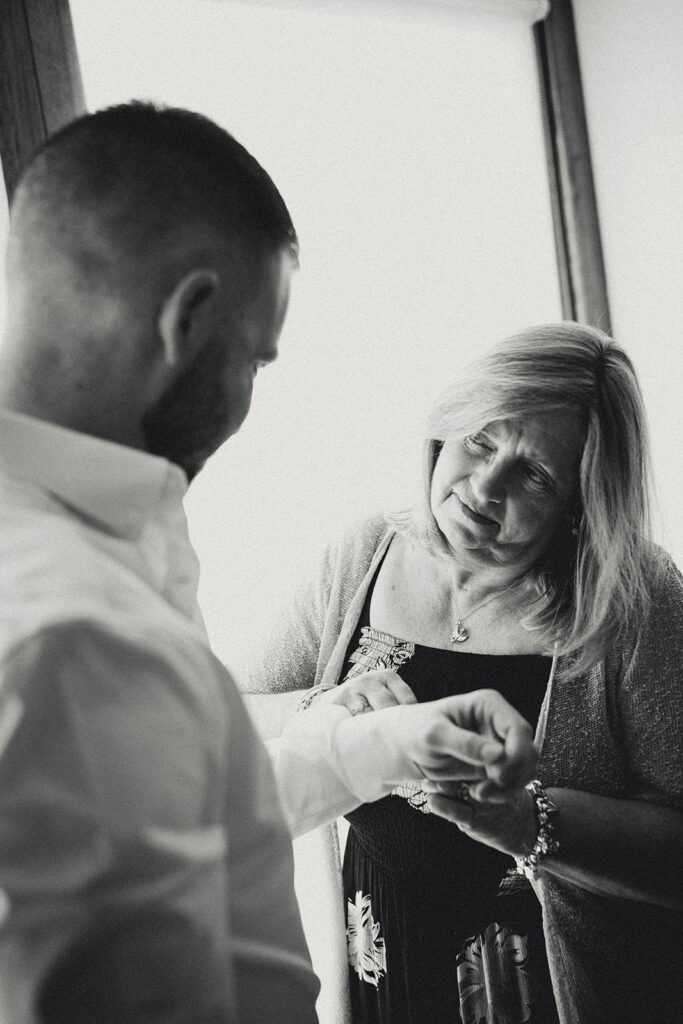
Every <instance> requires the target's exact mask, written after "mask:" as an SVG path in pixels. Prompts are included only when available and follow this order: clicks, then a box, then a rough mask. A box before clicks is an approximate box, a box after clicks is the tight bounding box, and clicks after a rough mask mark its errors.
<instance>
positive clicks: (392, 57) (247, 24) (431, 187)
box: [71, 0, 561, 669]
mask: <svg viewBox="0 0 683 1024" xmlns="http://www.w3.org/2000/svg"><path fill="white" fill-rule="evenodd" d="M475 6H476V5H475ZM483 6H484V7H486V4H484V5H483ZM515 6H517V7H520V4H519V2H517V4H515V3H513V2H512V0H511V2H510V3H509V7H510V8H514V7H515ZM71 7H72V14H73V18H74V25H75V31H76V39H77V45H78V50H79V56H80V60H81V66H82V72H83V78H84V85H85V91H86V98H87V102H88V105H89V107H90V108H91V109H95V108H97V107H101V106H104V105H108V104H111V103H115V102H119V101H122V100H125V99H129V98H132V97H137V98H148V99H155V100H158V101H162V102H165V103H168V104H175V105H181V106H187V107H191V108H194V109H196V110H199V111H202V112H203V113H206V114H208V115H209V116H210V117H212V118H213V119H214V120H216V121H218V122H219V123H220V124H222V125H224V126H225V127H226V128H227V129H228V130H230V131H231V132H233V133H234V134H235V135H236V136H237V138H238V139H239V140H240V141H241V142H243V143H244V144H245V145H246V146H247V148H248V149H250V150H251V151H252V152H253V154H254V155H255V156H256V157H257V158H258V159H259V160H260V161H261V163H263V165H264V166H265V167H266V169H267V170H268V171H269V173H270V174H271V175H272V177H273V178H274V180H275V181H276V182H277V184H278V187H279V188H280V190H281V191H282V193H283V195H284V197H285V200H286V202H287V204H288V206H289V208H290V211H291V213H292V216H293V219H294V223H295V225H296V227H297V231H298V233H299V236H300V240H301V269H300V271H299V273H298V275H297V279H296V280H295V282H294V294H293V297H292V303H291V307H290V313H289V317H288V320H287V323H286V325H285V330H284V332H283V336H282V339H281V345H280V350H281V358H280V360H279V361H278V362H277V363H276V364H275V365H274V366H273V367H270V368H268V369H267V370H266V371H265V372H264V373H263V376H262V377H261V376H259V380H258V382H257V386H256V391H255V397H254V402H253V406H252V412H251V414H250V417H249V418H248V420H247V422H246V424H245V426H244V427H243V429H242V431H241V433H240V434H239V435H238V436H237V437H235V438H233V439H231V440H230V441H229V443H228V444H227V445H226V446H225V447H224V448H223V449H222V450H221V451H220V452H219V453H218V454H217V455H215V456H214V458H213V459H212V460H211V461H210V463H209V465H208V466H207V468H206V469H205V471H204V472H203V473H202V474H201V476H200V477H199V478H198V479H197V480H196V481H195V483H193V485H192V487H191V489H190V494H189V496H188V501H187V508H188V514H189V517H190V528H191V532H192V536H193V539H194V542H195V546H196V548H197V550H198V553H199V556H200V559H201V562H202V565H203V578H202V586H201V591H200V599H201V603H202V607H203V610H204V614H205V617H206V620H207V626H208V628H209V633H210V635H211V639H212V642H213V645H214V648H215V650H216V652H217V653H218V655H219V656H220V657H221V658H223V659H224V660H225V661H226V662H227V663H228V665H230V666H234V667H236V668H237V669H239V668H240V666H241V664H242V663H243V662H244V661H245V660H246V659H247V655H248V651H249V649H250V647H251V646H252V645H253V643H254V641H255V637H256V636H257V635H259V634H260V633H261V632H262V630H263V629H264V628H267V626H268V624H269V622H270V621H272V616H273V614H274V607H275V606H276V605H278V604H279V603H280V602H281V601H282V600H283V599H286V596H287V595H288V593H289V590H290V588H291V585H292V583H293V581H294V580H295V579H296V578H298V576H299V575H300V574H301V572H302V571H303V570H305V569H306V568H307V567H309V566H311V565H312V562H313V560H314V558H315V557H316V556H317V554H318V552H319V551H320V549H321V547H322V545H323V543H324V542H325V540H326V539H328V538H331V537H334V536H335V535H336V534H338V533H339V531H340V530H341V529H343V528H344V527H345V526H346V525H347V524H348V523H350V522H352V521H353V520H354V519H356V518H358V517H360V516H362V515H364V514H365V513H368V512H372V511H375V510H378V509H380V508H387V509H393V508H399V507H405V506H406V505H408V504H411V503H412V501H413V499H414V495H415V491H416V487H417V482H418V479H419V452H420V440H421V423H422V419H423V416H424V413H425V411H426V409H427V408H428V406H429V404H430V403H431V401H432V399H433V398H434V397H435V395H436V394H437V393H438V392H439V390H440V389H441V388H442V387H443V386H444V384H445V383H447V382H448V381H450V380H452V379H454V378H455V377H457V374H458V372H459V368H460V366H461V365H462V363H463V362H464V361H466V360H467V359H468V358H469V357H470V355H471V354H472V353H473V352H474V351H476V349H477V348H479V347H480V346H482V345H485V344H488V343H489V342H490V341H493V340H497V339H498V338H500V337H502V336H503V335H505V334H507V333H510V332H511V331H513V330H516V329H518V328H520V327H523V326H526V325H528V324H531V323H536V322H540V321H544V320H551V319H559V318H560V317H561V310H560V298H559V291H558V286H557V280H556V269H555V255H554V245H553V235H552V224H551V216H550V201H549V194H548V185H547V181H546V172H545V156H544V152H543V139H542V129H541V119H540V106H539V101H538V86H537V80H536V69H535V56H534V48H533V38H532V30H531V26H530V23H529V20H528V19H526V20H525V19H524V18H523V17H521V16H520V15H519V14H517V13H509V14H500V13H484V14H482V13H481V12H480V13H471V14H467V13H463V11H462V10H459V9H458V5H457V4H455V5H454V6H453V9H452V10H447V9H446V8H445V6H444V5H443V4H441V5H435V7H434V8H433V9H431V10H430V8H429V6H428V5H427V4H425V3H423V4H413V6H412V7H410V6H405V5H403V6H401V5H400V4H389V3H384V2H383V0H375V2H373V3H372V4H370V3H369V2H366V3H364V4H355V3H348V4H346V5H341V4H334V5H333V4H331V3H329V2H325V0H321V2H320V3H318V4H316V3H315V2H313V0H310V2H308V3H306V4H304V5H303V6H301V5H299V4H286V3H280V4H279V5H270V4H267V3H262V4H249V3H239V2H213V0H192V2H184V0H175V2H173V3H168V2H167V0H163V2H159V0H157V2H152V0H117V3H116V4H112V3H111V2H110V0H71ZM342 8H343V9H342Z"/></svg>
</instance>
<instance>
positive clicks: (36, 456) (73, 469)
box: [0, 409, 188, 537]
mask: <svg viewBox="0 0 683 1024" xmlns="http://www.w3.org/2000/svg"><path fill="white" fill-rule="evenodd" d="M0 470H2V471H3V472H5V473H9V474H11V475H12V476H15V477H19V478H20V479H22V480H26V481H29V482H31V483H33V484H35V485H36V486H38V487H41V488H42V489H44V490H46V491H49V492H50V493H51V494H53V495H55V496H56V497H57V498H58V499H59V500H61V501H63V502H64V503H65V504H67V505H69V506H71V507H72V508H75V509H76V510H77V511H78V512H80V513H82V514H83V515H85V516H87V517H89V518H91V519H94V520H96V521H97V522H98V523H100V524H101V525H102V526H104V527H106V528H107V529H109V530H111V531H112V532H114V533H117V534H122V535H124V536H129V537H133V536H136V535H137V534H138V533H139V532H140V530H141V529H142V527H143V526H144V524H145V522H146V521H147V520H148V519H149V518H150V517H151V516H152V515H154V514H155V513H156V512H157V511H158V509H159V505H160V504H162V503H163V502H164V501H167V500H169V499H171V500H174V499H175V500H177V501H178V502H181V501H182V499H183V497H184V495H185V493H186V491H187V486H188V484H187V477H186V476H185V473H184V472H183V470H182V469H180V468H179V467H178V466H175V465H173V464H172V463H170V462H168V461H167V460H166V459H164V458H160V457H159V456H156V455H149V454H148V453H147V452H141V451H138V450H137V449H135V448H128V447H126V446H125V445H120V444H116V443H115V442H113V441H103V440H102V439H101V438H97V437H92V436H91V435H90V434H82V433H79V432H77V431H75V430H68V429H67V428H65V427H60V426H57V425H55V424H54V423H48V422H46V421H45V420H39V419H35V418H34V417H31V416H24V415H22V414H20V413H14V412H9V411H8V410H5V409H0Z"/></svg>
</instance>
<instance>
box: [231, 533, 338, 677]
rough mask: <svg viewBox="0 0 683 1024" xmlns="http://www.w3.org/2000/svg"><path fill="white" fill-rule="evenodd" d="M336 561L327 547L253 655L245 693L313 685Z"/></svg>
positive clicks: (331, 547)
mask: <svg viewBox="0 0 683 1024" xmlns="http://www.w3.org/2000/svg"><path fill="white" fill-rule="evenodd" d="M335 560H336V559H335V547H334V546H330V547H328V548H327V550H326V551H325V553H324V555H323V558H322V560H321V563H320V565H319V567H318V570H317V572H316V573H315V575H314V576H313V577H311V578H310V579H309V580H307V581H306V582H305V583H304V584H303V585H302V586H301V587H299V589H298V591H297V592H296V594H295V597H294V601H293V602H292V606H291V608H289V609H288V610H287V611H286V613H285V614H284V615H283V616H281V618H280V621H279V622H278V623H276V624H274V626H273V628H272V630H271V631H270V632H269V634H268V636H267V638H266V641H265V643H264V644H263V645H262V647H261V649H260V650H259V651H258V652H257V653H256V656H255V658H254V659H253V660H252V664H251V668H250V671H249V672H248V675H247V685H246V687H244V690H245V692H247V693H289V692H290V691H292V690H306V689H308V688H309V687H311V686H313V685H314V682H315V678H316V671H317V665H318V655H319V652H320V641H321V637H322V631H323V627H324V623H325V616H326V612H327V606H328V603H329V593H330V585H331V582H330V581H331V579H332V576H333V566H334V563H335Z"/></svg>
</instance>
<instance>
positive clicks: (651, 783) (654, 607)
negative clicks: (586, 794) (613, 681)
mask: <svg viewBox="0 0 683 1024" xmlns="http://www.w3.org/2000/svg"><path fill="white" fill-rule="evenodd" d="M655 578H656V582H655V584H654V586H653V592H652V604H651V607H650V610H649V614H648V615H647V617H646V619H645V621H644V622H643V623H642V626H641V629H640V630H639V633H638V635H637V637H636V640H635V646H634V647H633V650H632V654H631V657H630V659H629V660H628V661H627V663H626V666H625V671H624V674H623V676H622V679H621V682H620V683H617V706H618V709H619V716H620V728H621V734H622V738H623V743H624V749H625V751H626V760H627V766H628V770H629V772H630V774H631V791H632V795H633V796H634V797H635V798H636V799H644V800H650V801H653V802H655V803H663V804H668V805H669V806H672V807H678V808H680V809H682V810H683V577H682V576H681V573H680V572H679V570H678V569H677V567H676V565H675V564H674V562H673V561H672V559H671V558H670V557H669V556H668V555H666V554H665V553H664V552H663V551H661V549H658V553H657V556H656V560H655Z"/></svg>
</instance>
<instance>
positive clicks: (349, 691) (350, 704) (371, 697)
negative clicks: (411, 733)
mask: <svg viewBox="0 0 683 1024" xmlns="http://www.w3.org/2000/svg"><path fill="white" fill-rule="evenodd" d="M315 703H316V705H321V704H341V705H342V706H343V707H345V708H348V710H349V711H350V712H351V714H353V715H359V714H364V713H365V712H366V711H379V710H380V709H381V708H391V707H394V706H395V705H397V704H417V697H416V696H415V694H414V693H413V691H412V690H411V689H410V687H409V686H408V684H407V683H404V682H403V680H402V679H401V677H400V676H399V675H397V673H396V672H394V670H393V669H388V668H383V669H377V670H376V671H374V672H364V673H363V674H362V675H360V676H354V677H353V678H352V679H348V680H347V681H346V682H345V683H340V685H339V686H334V687H332V689H330V690H326V691H325V693H322V694H321V695H320V696H319V697H318V698H317V700H316V702H315Z"/></svg>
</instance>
